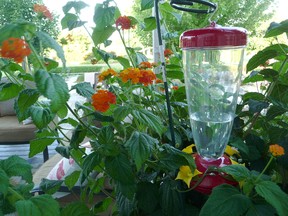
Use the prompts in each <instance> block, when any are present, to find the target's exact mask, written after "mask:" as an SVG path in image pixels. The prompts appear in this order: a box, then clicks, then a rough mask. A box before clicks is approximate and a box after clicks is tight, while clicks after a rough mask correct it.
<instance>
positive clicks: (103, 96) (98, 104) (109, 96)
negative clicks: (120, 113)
mask: <svg viewBox="0 0 288 216" xmlns="http://www.w3.org/2000/svg"><path fill="white" fill-rule="evenodd" d="M110 104H116V96H115V95H114V94H113V93H112V92H109V91H107V90H98V91H97V92H96V93H95V94H94V95H92V105H93V107H94V108H95V110H97V111H100V112H105V111H107V110H108V109H109V107H110Z"/></svg>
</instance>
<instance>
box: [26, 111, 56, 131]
mask: <svg viewBox="0 0 288 216" xmlns="http://www.w3.org/2000/svg"><path fill="white" fill-rule="evenodd" d="M29 111H30V114H31V118H32V120H33V123H34V124H35V125H36V127H37V128H38V129H43V128H45V127H47V125H48V124H49V123H50V122H51V121H52V120H53V118H54V115H53V114H52V113H51V111H50V109H48V108H43V107H39V106H32V107H30V110H29Z"/></svg>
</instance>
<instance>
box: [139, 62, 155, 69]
mask: <svg viewBox="0 0 288 216" xmlns="http://www.w3.org/2000/svg"><path fill="white" fill-rule="evenodd" d="M138 67H139V68H141V69H147V68H152V64H151V63H150V62H141V63H140V64H139V66H138Z"/></svg>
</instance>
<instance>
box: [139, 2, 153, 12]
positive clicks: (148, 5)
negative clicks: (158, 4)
mask: <svg viewBox="0 0 288 216" xmlns="http://www.w3.org/2000/svg"><path fill="white" fill-rule="evenodd" d="M153 7H154V1H153V0H141V11H143V10H147V9H150V8H153Z"/></svg>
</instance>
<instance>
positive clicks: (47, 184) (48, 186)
mask: <svg viewBox="0 0 288 216" xmlns="http://www.w3.org/2000/svg"><path fill="white" fill-rule="evenodd" d="M62 183H63V181H62V180H61V181H59V180H50V179H45V178H44V179H42V181H41V183H40V185H39V186H40V188H41V190H43V191H44V192H45V194H54V193H56V192H57V191H58V190H59V188H60V187H61V185H62Z"/></svg>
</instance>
